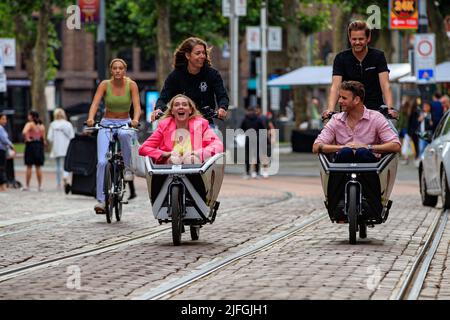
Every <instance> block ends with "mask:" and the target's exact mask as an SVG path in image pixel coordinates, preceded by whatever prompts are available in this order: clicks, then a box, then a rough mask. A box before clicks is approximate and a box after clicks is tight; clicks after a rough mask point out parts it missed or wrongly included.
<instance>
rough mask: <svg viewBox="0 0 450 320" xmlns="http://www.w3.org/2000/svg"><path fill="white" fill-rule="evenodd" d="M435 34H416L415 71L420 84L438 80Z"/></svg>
mask: <svg viewBox="0 0 450 320" xmlns="http://www.w3.org/2000/svg"><path fill="white" fill-rule="evenodd" d="M435 48H436V45H435V35H434V33H422V34H421V33H419V34H416V38H415V41H414V67H415V68H414V70H415V75H416V82H417V83H419V84H424V83H434V82H435V80H436V71H435V69H436V52H435V50H436V49H435Z"/></svg>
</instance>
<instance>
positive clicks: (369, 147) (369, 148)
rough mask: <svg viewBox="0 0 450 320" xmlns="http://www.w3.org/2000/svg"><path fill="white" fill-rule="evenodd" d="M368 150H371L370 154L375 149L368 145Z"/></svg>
mask: <svg viewBox="0 0 450 320" xmlns="http://www.w3.org/2000/svg"><path fill="white" fill-rule="evenodd" d="M367 150H369V151H370V152H372V151H373V148H372V145H371V144H368V145H367Z"/></svg>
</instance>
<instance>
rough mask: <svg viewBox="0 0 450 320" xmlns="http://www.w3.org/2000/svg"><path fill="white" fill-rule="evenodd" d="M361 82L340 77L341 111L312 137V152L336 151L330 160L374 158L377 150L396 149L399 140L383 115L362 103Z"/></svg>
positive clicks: (373, 160)
mask: <svg viewBox="0 0 450 320" xmlns="http://www.w3.org/2000/svg"><path fill="white" fill-rule="evenodd" d="M364 94H365V92H364V86H363V85H362V83H360V82H358V81H344V82H342V84H341V87H340V90H339V104H340V105H341V108H342V111H343V112H341V113H338V114H335V115H333V117H332V118H331V120H330V121H329V122H328V123H327V125H326V126H325V127H324V128H323V130H322V132H321V133H320V134H319V136H318V137H317V139H316V140H315V141H314V145H313V152H314V153H318V152H321V153H333V152H336V157H335V160H334V162H341V163H347V162H377V161H378V159H379V157H380V153H394V152H400V149H401V144H400V140H399V139H398V136H397V134H396V133H395V132H394V131H393V130H392V128H391V127H390V125H389V123H388V121H387V120H386V118H385V117H384V116H383V115H382V114H381V113H380V112H378V111H374V110H370V109H367V108H366V107H365V106H364V104H363V101H364Z"/></svg>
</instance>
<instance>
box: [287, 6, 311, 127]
mask: <svg viewBox="0 0 450 320" xmlns="http://www.w3.org/2000/svg"><path fill="white" fill-rule="evenodd" d="M299 7H300V5H299V1H298V0H284V9H283V10H284V16H285V17H286V20H287V24H286V38H287V39H286V44H287V60H288V65H289V68H290V70H291V71H292V70H295V69H297V68H300V67H302V66H303V65H304V63H305V62H304V57H306V52H305V51H306V46H305V44H306V36H305V35H304V34H303V33H302V32H301V31H300V28H299V24H298V19H297V13H298V10H299ZM292 90H293V101H294V114H295V126H296V128H298V126H299V125H300V123H302V122H303V121H305V120H306V103H307V102H306V94H305V93H306V89H305V87H302V86H296V87H293V88H292Z"/></svg>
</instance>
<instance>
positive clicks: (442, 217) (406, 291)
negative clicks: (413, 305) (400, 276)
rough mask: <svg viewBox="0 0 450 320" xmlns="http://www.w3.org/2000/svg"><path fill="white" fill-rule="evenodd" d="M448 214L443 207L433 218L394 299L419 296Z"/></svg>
mask: <svg viewBox="0 0 450 320" xmlns="http://www.w3.org/2000/svg"><path fill="white" fill-rule="evenodd" d="M448 214H449V210H448V209H444V210H443V211H442V212H441V214H439V215H437V216H436V218H435V219H434V221H433V224H432V226H431V232H430V234H429V235H428V237H427V240H426V241H425V244H424V245H423V247H422V249H421V250H420V252H419V254H418V255H417V257H416V259H415V260H414V263H413V264H412V266H411V268H410V270H409V272H408V273H407V275H406V277H405V279H404V281H403V282H402V284H401V287H400V289H399V291H398V293H397V294H396V295H395V296H394V297H393V299H394V300H417V299H418V298H419V295H420V292H421V290H422V287H423V284H424V282H425V278H426V276H427V273H428V270H429V268H430V265H431V262H432V260H433V257H434V255H435V253H436V250H437V248H438V246H439V243H440V242H441V239H442V236H443V234H444V230H445V226H446V224H447V221H448Z"/></svg>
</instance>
